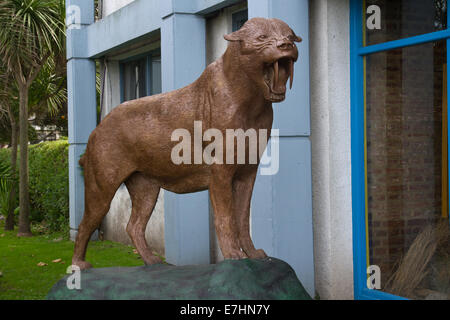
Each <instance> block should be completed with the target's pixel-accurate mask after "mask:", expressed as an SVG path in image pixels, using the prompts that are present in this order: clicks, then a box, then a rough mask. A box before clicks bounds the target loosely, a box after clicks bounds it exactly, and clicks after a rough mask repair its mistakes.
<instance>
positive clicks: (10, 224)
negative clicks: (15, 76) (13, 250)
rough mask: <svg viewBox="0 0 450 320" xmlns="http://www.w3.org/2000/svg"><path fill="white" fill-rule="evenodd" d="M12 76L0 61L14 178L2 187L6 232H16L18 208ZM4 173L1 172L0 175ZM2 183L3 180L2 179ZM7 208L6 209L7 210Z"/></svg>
mask: <svg viewBox="0 0 450 320" xmlns="http://www.w3.org/2000/svg"><path fill="white" fill-rule="evenodd" d="M11 82H12V81H11V77H10V74H9V73H8V72H7V71H6V69H5V68H4V66H3V64H1V60H0V112H1V113H2V114H3V115H4V118H6V119H7V120H8V122H9V126H10V127H11V141H10V146H11V164H10V166H9V171H10V175H11V177H12V179H11V181H10V184H9V185H5V184H4V185H3V186H0V193H2V195H3V196H2V198H3V199H2V202H3V204H4V205H3V211H4V213H5V214H6V221H5V230H6V231H10V230H14V209H15V207H16V201H17V199H16V193H17V186H16V168H17V145H18V139H17V138H18V136H19V130H18V129H19V128H18V126H17V120H16V118H17V102H16V100H17V99H16V97H17V90H16V88H15V86H14V85H13V84H12V83H11ZM3 169H4V168H3ZM1 174H2V173H1V172H0V175H1ZM0 181H1V178H0ZM7 186H8V187H7ZM6 195H7V196H8V203H7V205H5V204H6V202H5V201H6V200H5V197H6ZM5 208H6V209H5Z"/></svg>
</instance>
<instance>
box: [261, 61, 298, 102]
mask: <svg viewBox="0 0 450 320" xmlns="http://www.w3.org/2000/svg"><path fill="white" fill-rule="evenodd" d="M289 78H290V79H291V81H290V88H292V82H293V81H294V60H293V59H292V58H290V57H284V58H281V59H279V60H276V61H275V62H273V63H272V64H266V65H265V67H264V82H265V83H266V85H267V86H268V87H269V90H270V100H272V101H274V102H277V101H283V100H284V98H285V96H286V83H287V80H288V79H289Z"/></svg>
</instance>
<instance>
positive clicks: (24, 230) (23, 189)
mask: <svg viewBox="0 0 450 320" xmlns="http://www.w3.org/2000/svg"><path fill="white" fill-rule="evenodd" d="M29 88H30V86H29V85H24V84H21V85H19V140H20V141H19V144H20V162H19V206H20V211H19V232H18V234H17V236H19V237H28V236H32V234H31V227H30V194H29V191H28V91H29Z"/></svg>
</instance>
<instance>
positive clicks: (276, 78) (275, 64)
mask: <svg viewBox="0 0 450 320" xmlns="http://www.w3.org/2000/svg"><path fill="white" fill-rule="evenodd" d="M273 71H274V73H275V78H274V83H273V87H274V89H275V90H276V89H277V88H278V76H279V73H278V72H279V68H278V60H277V61H275V63H274V64H273Z"/></svg>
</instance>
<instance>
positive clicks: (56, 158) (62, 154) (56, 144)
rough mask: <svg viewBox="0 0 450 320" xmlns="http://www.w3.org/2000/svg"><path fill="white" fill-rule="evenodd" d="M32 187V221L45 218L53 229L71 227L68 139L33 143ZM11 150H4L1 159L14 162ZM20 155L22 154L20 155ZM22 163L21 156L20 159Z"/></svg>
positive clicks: (30, 188)
mask: <svg viewBox="0 0 450 320" xmlns="http://www.w3.org/2000/svg"><path fill="white" fill-rule="evenodd" d="M28 150H29V151H28V157H29V158H28V159H29V162H28V164H29V190H30V206H31V217H30V218H31V221H33V222H42V221H45V223H46V225H47V227H48V228H49V229H50V231H63V230H67V229H68V226H69V166H68V151H69V144H68V141H67V140H66V139H62V140H58V141H50V142H43V143H39V144H35V145H30V146H29V149H28ZM10 152H11V150H9V149H0V161H8V162H9V161H10ZM18 157H20V154H18ZM17 165H19V159H18V161H17Z"/></svg>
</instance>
